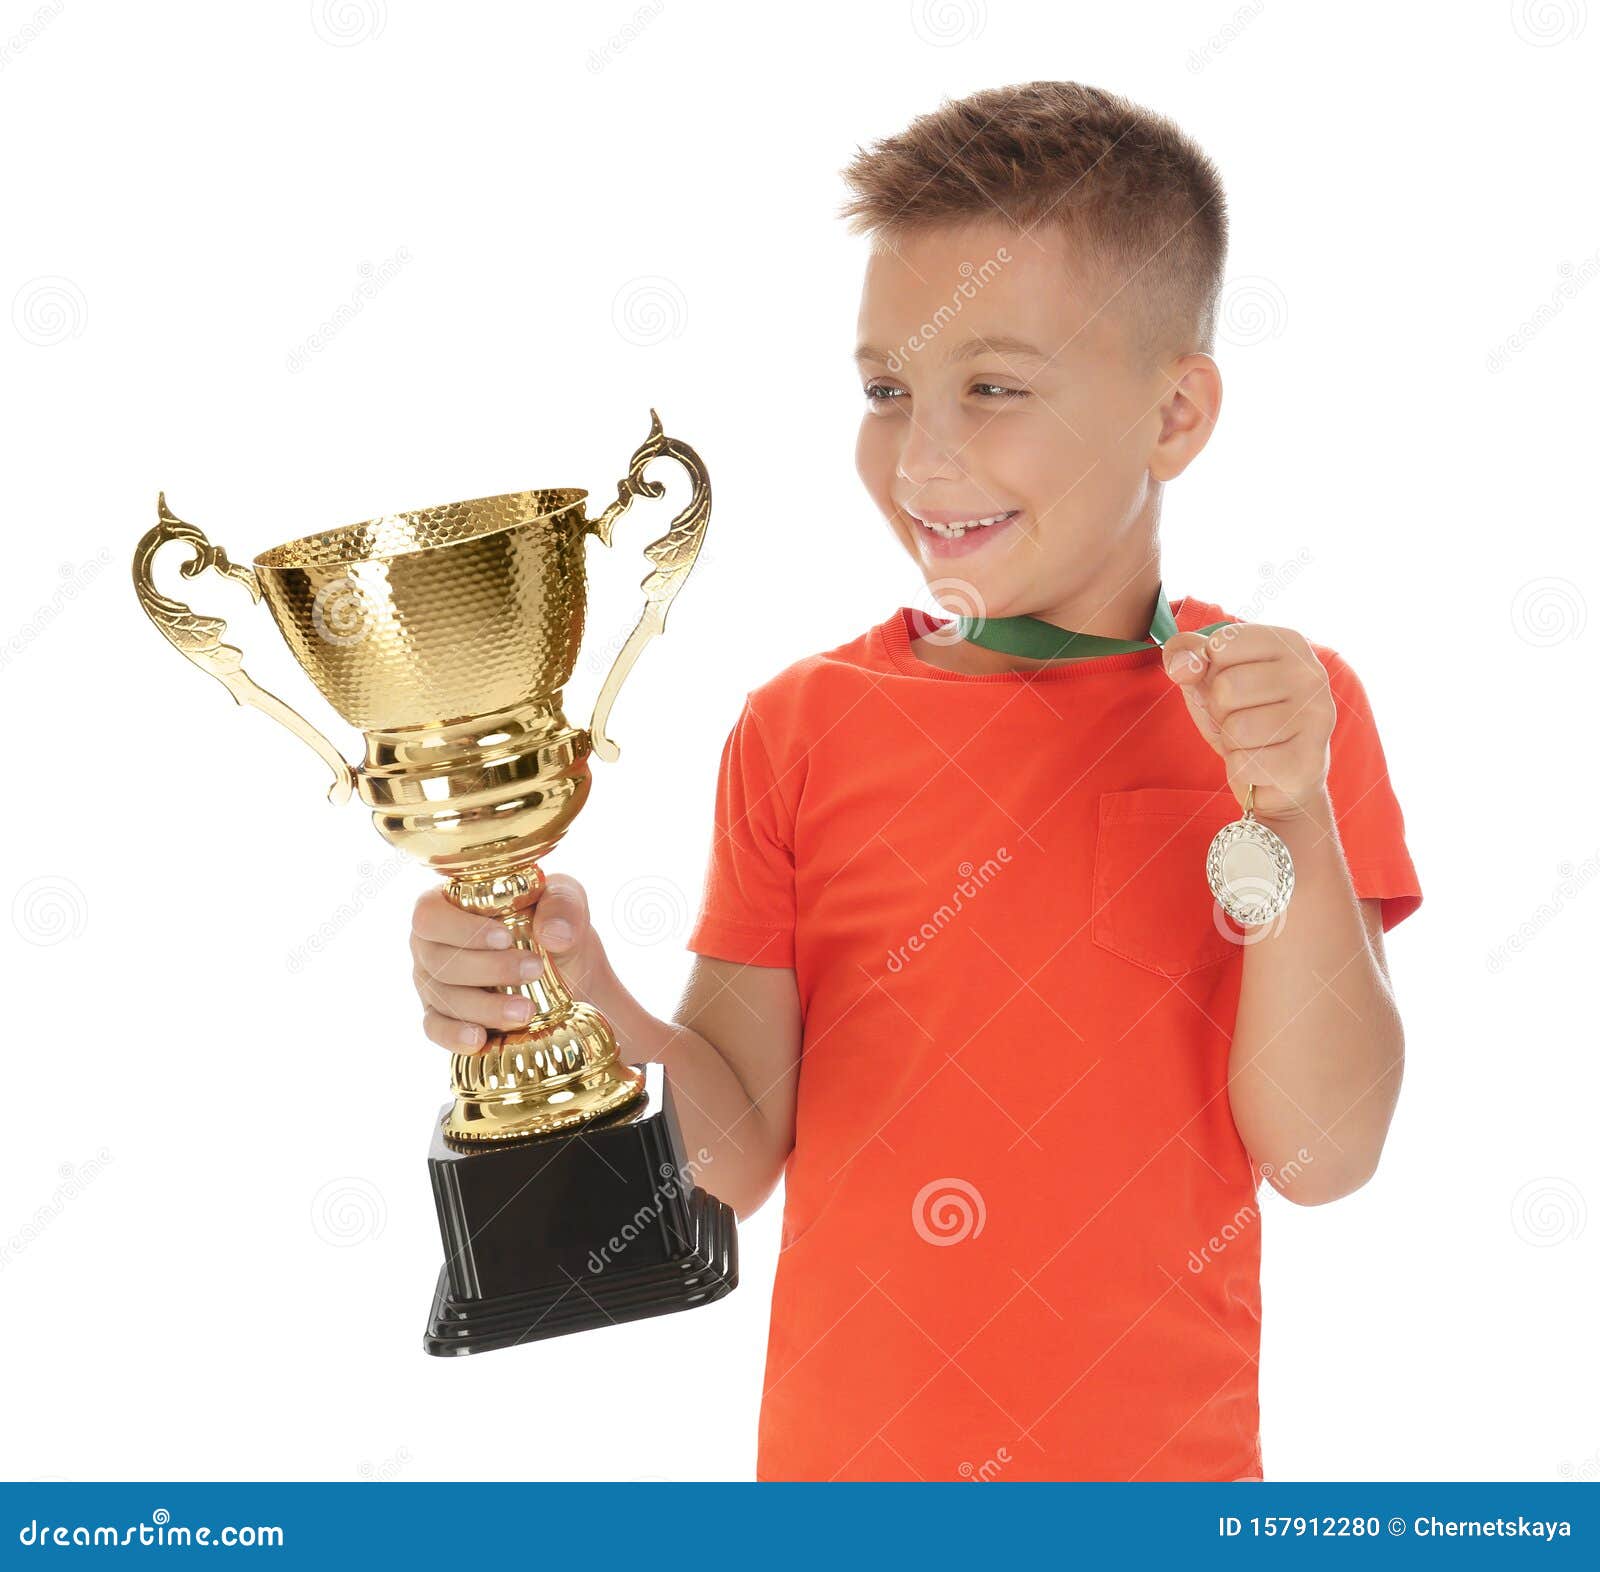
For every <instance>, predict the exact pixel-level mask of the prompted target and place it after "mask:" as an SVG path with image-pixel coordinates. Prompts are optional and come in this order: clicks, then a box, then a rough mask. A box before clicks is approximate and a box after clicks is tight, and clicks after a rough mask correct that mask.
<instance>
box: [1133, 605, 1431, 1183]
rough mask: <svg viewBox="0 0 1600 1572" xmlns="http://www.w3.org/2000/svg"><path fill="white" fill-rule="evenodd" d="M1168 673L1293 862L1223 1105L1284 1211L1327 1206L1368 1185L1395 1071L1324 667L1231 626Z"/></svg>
mask: <svg viewBox="0 0 1600 1572" xmlns="http://www.w3.org/2000/svg"><path fill="white" fill-rule="evenodd" d="M1164 660H1165V662H1166V667H1167V672H1168V675H1169V676H1171V678H1172V679H1173V681H1174V682H1176V683H1177V684H1178V685H1179V687H1180V688H1181V690H1182V692H1183V696H1184V698H1185V700H1186V702H1187V703H1188V705H1189V708H1190V714H1191V716H1192V717H1193V719H1194V722H1195V725H1196V727H1197V729H1198V730H1199V732H1200V735H1201V736H1202V737H1204V738H1205V740H1206V741H1207V742H1209V743H1210V744H1211V746H1212V748H1213V749H1215V751H1216V752H1217V753H1218V754H1219V755H1220V756H1221V758H1222V759H1223V760H1224V761H1225V763H1226V766H1227V775H1228V784H1229V785H1230V786H1231V787H1232V788H1233V791H1234V794H1235V796H1236V797H1237V798H1238V800H1239V801H1240V802H1241V803H1242V802H1243V801H1245V798H1246V794H1247V790H1248V788H1249V786H1250V785H1251V784H1252V783H1254V785H1255V811H1256V816H1257V817H1258V818H1259V819H1261V820H1262V822H1263V823H1265V824H1267V825H1268V826H1270V828H1272V829H1273V830H1275V831H1276V832H1277V834H1278V835H1280V836H1281V837H1282V838H1283V840H1284V842H1285V844H1286V845H1287V846H1288V848H1289V853H1290V855H1291V856H1292V857H1293V859H1294V869H1295V885H1294V895H1293V897H1292V899H1291V900H1290V903H1289V908H1288V910H1287V912H1286V913H1285V915H1284V916H1283V917H1282V918H1280V919H1279V920H1278V922H1277V923H1276V924H1271V925H1267V926H1266V927H1265V928H1256V929H1251V930H1249V931H1248V932H1247V934H1246V935H1245V938H1244V940H1243V942H1244V944H1245V946H1246V949H1245V955H1244V969H1243V977H1242V979H1241V983H1240V993H1239V1008H1238V1015H1237V1018H1236V1021H1235V1025H1234V1035H1233V1045H1232V1048H1231V1051H1230V1054H1229V1060H1228V1098H1229V1103H1230V1106H1231V1108H1232V1112H1233V1119H1234V1123H1235V1124H1236V1125H1237V1126H1238V1130H1239V1136H1240V1139H1241V1140H1242V1141H1243V1142H1244V1146H1245V1150H1246V1151H1247V1152H1249V1154H1250V1157H1251V1159H1252V1161H1253V1162H1254V1163H1255V1165H1256V1166H1257V1168H1258V1169H1259V1170H1260V1171H1261V1172H1262V1173H1263V1174H1264V1175H1265V1176H1267V1177H1268V1178H1269V1179H1270V1180H1271V1182H1272V1183H1273V1185H1274V1186H1275V1188H1277V1189H1278V1190H1279V1191H1281V1193H1282V1194H1284V1195H1285V1196H1287V1197H1288V1198H1289V1199H1290V1200H1293V1201H1299V1202H1301V1203H1303V1204H1307V1205H1315V1204H1317V1203H1319V1202H1323V1201H1333V1200H1337V1199H1338V1198H1339V1197H1340V1196H1342V1195H1347V1194H1349V1192H1350V1191H1352V1190H1354V1189H1357V1188H1358V1187H1359V1186H1361V1185H1362V1184H1365V1183H1366V1181H1367V1180H1368V1179H1369V1178H1371V1177H1372V1174H1373V1172H1374V1170H1375V1169H1376V1168H1377V1164H1378V1157H1379V1154H1380V1153H1381V1152H1382V1150H1383V1143H1384V1139H1385V1137H1386V1136H1387V1134H1388V1129H1389V1121H1390V1118H1391V1117H1392V1115H1393V1113H1394V1107H1395V1102H1396V1099H1397V1098H1398V1096H1399V1091H1400V1079H1401V1075H1402V1073H1403V1069H1404V1058H1405V1035H1404V1031H1403V1029H1402V1026H1401V1022H1400V1014H1399V1011H1398V1010H1397V1009H1396V1007H1395V1001H1394V996H1393V994H1392V993H1391V991H1390V987H1389V975H1388V968H1387V965H1386V962H1385V959H1384V953H1383V937H1382V933H1383V927H1382V921H1381V903H1380V902H1379V901H1376V900H1362V899H1361V898H1359V897H1358V896H1357V895H1356V893H1355V886H1354V884H1353V882H1352V880H1351V876H1350V869H1349V866H1348V864H1347V862H1346V860H1345V855H1344V849H1343V846H1342V845H1341V842H1340V839H1339V832H1338V828H1337V824H1336V822H1335V817H1334V808H1333V799H1332V798H1331V796H1330V795H1329V792H1328V768H1329V748H1330V740H1331V738H1332V734H1333V729H1334V722H1335V719H1336V713H1337V712H1336V706H1335V703H1334V699H1333V694H1332V690H1331V688H1330V685H1329V681H1328V672H1327V669H1326V668H1325V667H1324V666H1323V664H1322V662H1321V660H1320V659H1319V657H1318V656H1317V653H1316V651H1315V650H1313V649H1312V648H1311V646H1310V645H1309V644H1308V643H1307V641H1306V640H1305V639H1304V638H1302V637H1301V636H1300V635H1299V634H1298V633H1295V632H1293V631H1291V630H1290V629H1287V628H1273V627H1268V626H1265V625H1263V624H1254V623H1236V624H1232V625H1230V626H1228V627H1226V628H1223V629H1219V630H1218V631H1217V632H1215V633H1213V634H1210V635H1209V636H1206V635H1201V634H1197V633H1180V634H1177V635H1175V636H1174V637H1173V638H1171V639H1169V640H1168V641H1167V644H1166V646H1165V655H1164Z"/></svg>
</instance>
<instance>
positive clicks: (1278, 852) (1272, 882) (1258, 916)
mask: <svg viewBox="0 0 1600 1572" xmlns="http://www.w3.org/2000/svg"><path fill="white" fill-rule="evenodd" d="M1255 803H1256V789H1255V786H1254V784H1252V785H1251V786H1250V787H1249V788H1248V789H1247V790H1246V791H1245V794H1244V817H1243V818H1242V819H1237V820H1235V821H1234V822H1233V823H1232V824H1225V825H1223V826H1222V828H1221V829H1220V830H1218V831H1217V833H1216V835H1215V837H1214V838H1213V839H1212V842H1211V850H1210V851H1208V852H1207V853H1206V880H1207V882H1208V883H1209V884H1210V885H1211V893H1212V894H1213V895H1215V896H1216V898H1217V902H1218V904H1219V905H1220V906H1221V907H1222V909H1223V911H1225V912H1226V913H1227V914H1228V915H1229V916H1230V917H1231V918H1233V920H1234V921H1235V922H1237V923H1241V924H1243V925H1244V926H1246V927H1251V926H1255V925H1257V924H1260V923H1267V922H1272V921H1273V920H1274V919H1275V918H1277V917H1280V916H1281V915H1282V914H1283V911H1284V908H1285V907H1287V906H1288V904H1289V897H1290V896H1291V895H1292V894H1293V893H1294V858H1292V857H1291V856H1290V855H1289V848H1288V847H1287V846H1285V845H1284V844H1283V840H1282V837H1280V836H1279V835H1278V834H1277V832H1276V831H1274V830H1270V829H1268V828H1267V826H1266V825H1264V824H1263V823H1262V822H1261V821H1260V819H1258V818H1257V817H1256V814H1255Z"/></svg>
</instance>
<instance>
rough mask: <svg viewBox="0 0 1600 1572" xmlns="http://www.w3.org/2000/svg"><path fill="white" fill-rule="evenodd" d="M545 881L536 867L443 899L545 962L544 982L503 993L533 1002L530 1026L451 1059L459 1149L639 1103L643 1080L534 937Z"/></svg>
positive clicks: (453, 1139) (449, 1129)
mask: <svg viewBox="0 0 1600 1572" xmlns="http://www.w3.org/2000/svg"><path fill="white" fill-rule="evenodd" d="M544 887H545V878H544V874H543V872H542V871H541V870H540V868H539V867H538V865H537V864H536V863H530V864H527V865H525V866H523V867H521V868H518V869H516V870H514V871H512V872H507V873H495V874H487V875H479V876H476V877H469V876H462V877H458V878H455V879H452V880H451V881H450V883H449V884H448V885H447V886H446V887H445V897H446V899H447V900H449V901H450V902H451V903H452V904H453V905H455V906H459V907H460V908H461V909H462V910H463V911H470V912H474V913H477V914H479V915H482V916H489V917H496V918H498V919H499V920H500V921H502V922H503V923H504V924H505V925H506V927H507V929H508V930H509V931H510V933H511V942H512V944H513V946H514V947H515V948H517V949H519V950H527V951H530V952H532V953H533V954H535V955H537V956H538V957H539V958H540V960H541V961H542V962H543V963H544V970H543V972H542V973H541V975H540V976H538V977H536V978H534V979H533V980H532V981H530V982H526V983H522V984H520V985H518V986H516V987H510V988H501V989H500V990H499V992H501V993H504V994H506V995H507V996H509V997H516V996H521V997H524V998H527V999H531V1000H532V1001H533V1006H534V1013H533V1015H532V1016H531V1017H530V1019H529V1020H528V1022H527V1024H526V1025H525V1026H519V1027H516V1028H514V1029H512V1030H511V1031H505V1032H496V1031H491V1032H490V1033H489V1035H488V1039H487V1040H486V1042H485V1043H484V1045H483V1047H482V1048H480V1049H478V1050H477V1051H476V1052H473V1053H458V1054H452V1055H451V1058H450V1081H451V1089H452V1090H453V1091H454V1093H455V1101H454V1104H453V1106H452V1107H451V1109H450V1112H449V1114H448V1115H446V1117H445V1121H444V1138H445V1140H446V1141H447V1142H448V1143H449V1144H450V1145H451V1146H455V1147H475V1146H481V1145H483V1144H484V1143H486V1142H504V1141H521V1140H527V1139H530V1138H532V1137H535V1136H541V1135H549V1134H551V1133H553V1132H555V1131H557V1130H570V1129H572V1128H573V1127H574V1126H576V1125H581V1124H587V1123H588V1122H589V1121H590V1120H593V1119H601V1118H605V1117H606V1116H607V1115H609V1114H613V1113H617V1112H619V1111H620V1110H622V1109H624V1108H626V1107H628V1106H629V1105H630V1104H631V1103H633V1102H635V1101H636V1100H637V1099H638V1098H639V1096H640V1094H641V1093H642V1091H643V1089H644V1076H643V1074H642V1073H641V1072H640V1071H639V1070H637V1069H635V1068H634V1067H633V1066H632V1065H627V1064H623V1063H622V1060H621V1056H620V1055H619V1053H618V1051H617V1040H616V1036H615V1034H614V1033H613V1032H612V1030H611V1023H610V1022H609V1021H607V1020H606V1018H605V1017H604V1016H603V1015H602V1014H601V1013H600V1012H599V1011H598V1010H597V1009H595V1007H594V1006H593V1005H591V1004H588V1003H585V1002H583V1001H581V1000H575V999H574V998H573V997H572V993H571V990H570V989H569V988H568V987H567V984H566V980H565V979H564V978H563V977H562V975H561V973H560V972H559V971H558V970H557V968H556V966H555V964H554V962H553V961H551V959H550V956H549V953H548V952H547V951H546V950H545V948H544V946H543V945H541V944H540V943H539V941H538V940H537V939H536V938H534V936H533V919H532V911H533V908H534V906H535V905H536V904H537V902H538V899H539V896H540V895H541V894H542V893H543V891H544Z"/></svg>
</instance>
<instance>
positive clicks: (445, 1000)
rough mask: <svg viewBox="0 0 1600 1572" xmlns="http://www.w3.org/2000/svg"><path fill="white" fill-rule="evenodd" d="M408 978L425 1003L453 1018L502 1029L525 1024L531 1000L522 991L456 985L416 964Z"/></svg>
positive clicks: (530, 1010)
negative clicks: (431, 975) (432, 975)
mask: <svg viewBox="0 0 1600 1572" xmlns="http://www.w3.org/2000/svg"><path fill="white" fill-rule="evenodd" d="M411 980H412V982H414V983H415V984H416V988H417V994H418V996H419V997H420V998H421V1000H422V1002H423V1003H424V1004H425V1005H427V1006H428V1007H429V1008H430V1009H434V1010H438V1011H439V1012H440V1013H441V1014H442V1015H448V1016H451V1017H452V1018H453V1019H455V1020H457V1021H471V1022H473V1023H475V1024H476V1025H478V1026H492V1027H493V1028H494V1029H495V1030H496V1031H504V1030H505V1029H506V1028H507V1027H511V1026H524V1025H526V1024H527V1020H528V1016H529V1015H530V1014H531V1013H532V1005H533V1001H532V1000H531V999H529V998H528V997H527V996H526V995H525V994H520V993H499V992H497V991H496V990H495V989H493V988H459V987H457V986H455V985H454V984H453V983H442V982H438V981H436V980H435V979H434V978H432V977H430V976H428V974H427V973H426V972H424V971H423V970H422V969H421V968H420V967H418V968H417V969H416V970H415V971H413V972H412V974H411Z"/></svg>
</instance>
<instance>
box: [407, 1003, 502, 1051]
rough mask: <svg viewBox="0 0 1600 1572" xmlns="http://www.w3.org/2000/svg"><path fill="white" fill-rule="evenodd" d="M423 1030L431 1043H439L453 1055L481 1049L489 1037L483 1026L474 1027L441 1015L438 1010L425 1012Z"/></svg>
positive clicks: (423, 1014)
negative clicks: (472, 1049) (467, 1050)
mask: <svg viewBox="0 0 1600 1572" xmlns="http://www.w3.org/2000/svg"><path fill="white" fill-rule="evenodd" d="M422 1030H423V1031H424V1033H426V1034H427V1038H428V1041H429V1042H435V1043H438V1045H439V1046H440V1047H441V1048H448V1049H450V1050H451V1052H452V1053H461V1052H462V1051H463V1050H466V1049H471V1048H481V1047H483V1044H484V1040H485V1037H486V1036H487V1034H486V1033H485V1031H484V1029H483V1028H482V1027H481V1026H473V1025H471V1024H470V1023H468V1022H466V1021H458V1020H455V1019H453V1018H452V1017H451V1016H448V1015H441V1014H440V1012H439V1011H438V1010H424V1011H423V1013H422Z"/></svg>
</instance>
